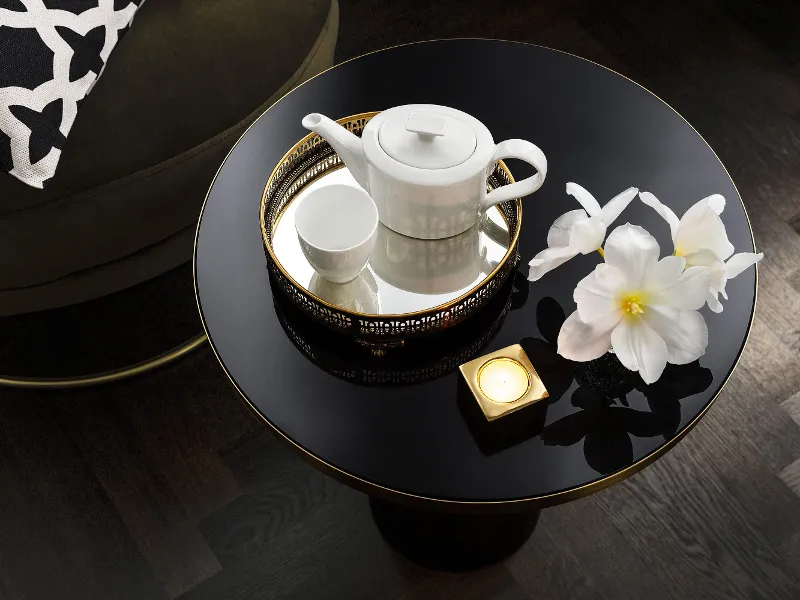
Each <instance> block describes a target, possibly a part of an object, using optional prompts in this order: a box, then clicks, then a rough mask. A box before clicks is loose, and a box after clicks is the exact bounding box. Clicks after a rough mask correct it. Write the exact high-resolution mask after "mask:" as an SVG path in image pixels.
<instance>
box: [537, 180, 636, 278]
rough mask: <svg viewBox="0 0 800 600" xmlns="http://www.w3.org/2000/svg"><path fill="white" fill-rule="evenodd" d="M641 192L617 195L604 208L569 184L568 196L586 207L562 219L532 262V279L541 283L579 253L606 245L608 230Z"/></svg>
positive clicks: (627, 192)
mask: <svg viewBox="0 0 800 600" xmlns="http://www.w3.org/2000/svg"><path fill="white" fill-rule="evenodd" d="M638 192H639V190H638V189H636V188H629V189H627V190H625V191H624V192H622V193H621V194H618V195H617V196H614V197H613V198H612V199H611V200H609V201H608V203H607V204H606V205H605V206H604V207H603V208H600V204H599V203H598V202H597V200H596V199H595V197H594V196H592V195H591V194H590V193H589V192H588V191H586V190H585V189H584V188H583V187H581V186H579V185H578V184H577V183H571V182H570V183H567V194H569V195H570V196H572V197H574V198H575V199H576V200H577V201H578V202H580V204H581V206H583V208H582V209H581V208H579V209H577V210H571V211H569V212H568V213H565V214H563V215H561V216H560V217H558V218H557V219H556V220H555V222H554V223H553V225H552V226H551V227H550V231H549V232H548V233H547V248H546V249H544V250H542V251H541V252H539V254H537V255H536V256H534V257H533V259H532V260H531V261H530V263H528V264H529V265H530V267H531V270H530V274H529V275H528V279H529V280H530V281H538V280H539V279H541V278H542V276H543V275H544V274H545V273H548V272H550V271H552V270H553V269H555V268H556V267H558V266H559V265H562V264H564V263H565V262H567V261H568V260H569V259H570V258H572V257H574V256H577V255H578V254H589V253H590V252H594V251H595V250H597V249H598V248H600V247H601V246H602V245H603V240H605V238H606V228H607V227H608V226H609V225H611V224H612V223H613V222H614V221H615V220H616V218H617V217H618V216H619V214H620V213H621V212H622V211H623V210H625V207H626V206H628V204H630V203H631V200H633V199H634V198H635V197H636V194H637V193H638Z"/></svg>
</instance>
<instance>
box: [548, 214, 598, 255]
mask: <svg viewBox="0 0 800 600" xmlns="http://www.w3.org/2000/svg"><path fill="white" fill-rule="evenodd" d="M588 218H589V215H587V214H586V211H585V210H583V209H582V208H578V209H575V210H571V211H569V212H568V213H564V214H563V215H561V216H560V217H558V218H557V219H556V220H555V221H553V224H552V225H551V226H550V231H548V232H547V245H548V246H550V247H553V246H569V234H570V233H571V232H572V226H573V225H575V223H577V222H578V221H583V220H584V219H588Z"/></svg>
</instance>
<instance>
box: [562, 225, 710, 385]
mask: <svg viewBox="0 0 800 600" xmlns="http://www.w3.org/2000/svg"><path fill="white" fill-rule="evenodd" d="M659 252H660V248H659V247H658V242H657V241H656V239H655V238H654V237H653V236H652V235H650V234H649V233H648V232H647V231H645V230H644V229H642V228H641V227H637V226H634V225H631V224H626V225H622V226H620V227H617V228H616V229H615V230H614V231H613V232H611V235H609V236H608V240H607V241H606V244H605V262H604V263H600V264H599V265H597V267H596V268H595V270H594V271H593V272H592V273H590V274H589V275H588V276H587V277H585V278H584V279H583V280H581V282H580V283H579V284H578V287H576V288H575V293H574V299H575V302H576V304H577V305H578V310H576V311H575V312H574V313H572V314H571V315H570V316H569V318H567V320H566V321H565V322H564V324H563V325H562V327H561V331H560V332H559V335H558V353H559V354H561V355H562V356H564V357H565V358H568V359H570V360H574V361H580V362H584V361H589V360H594V359H595V358H599V357H600V356H602V355H603V354H605V353H606V352H608V351H609V350H610V349H611V348H613V350H614V352H615V353H616V355H617V357H618V358H619V360H620V362H621V363H622V364H623V365H625V367H627V368H628V369H630V370H632V371H638V372H639V374H640V375H641V377H642V379H643V380H644V381H645V383H648V384H649V383H653V382H654V381H656V380H658V378H659V377H661V373H662V372H663V370H664V367H665V366H666V365H667V362H670V363H673V364H678V365H680V364H686V363H690V362H692V361H694V360H696V359H697V358H699V357H700V356H702V355H703V354H704V353H705V351H706V346H707V345H708V328H707V327H706V322H705V320H704V319H703V316H702V315H701V314H700V313H699V312H697V309H699V308H700V307H702V306H703V304H704V303H705V301H706V294H707V291H708V286H709V277H710V275H709V271H708V269H707V268H706V267H689V268H686V260H685V259H684V258H682V257H679V256H667V257H665V258H662V259H661V260H659V259H658V256H659Z"/></svg>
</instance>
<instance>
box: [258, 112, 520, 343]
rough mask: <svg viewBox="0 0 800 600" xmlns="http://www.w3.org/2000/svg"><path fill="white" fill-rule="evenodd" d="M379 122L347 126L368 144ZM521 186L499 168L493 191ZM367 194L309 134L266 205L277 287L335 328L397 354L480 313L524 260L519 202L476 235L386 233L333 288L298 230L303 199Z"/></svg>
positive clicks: (363, 118)
mask: <svg viewBox="0 0 800 600" xmlns="http://www.w3.org/2000/svg"><path fill="white" fill-rule="evenodd" d="M376 114H377V113H364V114H361V115H356V116H353V117H347V118H344V119H339V121H338V122H339V123H340V124H342V125H344V126H345V127H347V128H348V129H350V131H352V132H353V133H355V134H356V135H360V134H361V131H362V130H363V128H364V125H365V124H366V123H367V122H368V121H369V119H370V118H372V117H373V116H374V115H376ZM513 181H514V179H513V177H512V176H511V173H510V172H509V170H508V168H507V167H506V166H505V164H503V162H502V161H499V162H498V163H497V165H496V166H495V169H494V172H493V173H492V175H491V177H490V178H489V181H488V189H494V188H495V187H499V186H500V185H506V184H509V183H512V182H513ZM334 183H337V184H345V185H352V186H358V184H357V183H356V182H355V179H354V178H353V177H352V175H351V174H350V172H349V171H348V170H347V168H346V167H345V166H344V165H343V164H342V162H341V160H340V159H339V157H338V155H337V154H336V153H335V152H334V151H333V149H332V148H331V147H330V146H329V145H328V143H327V142H325V141H324V140H323V139H322V138H320V137H319V136H318V135H317V134H313V133H312V134H309V135H307V136H306V137H304V138H303V139H302V140H300V142H298V143H297V144H296V145H295V146H294V147H293V148H291V149H290V151H289V152H287V153H286V155H285V156H284V157H283V158H282V159H281V161H280V163H279V164H278V166H277V167H276V168H275V170H274V171H273V172H272V174H271V175H270V178H269V180H268V181H267V186H266V189H265V192H264V195H263V198H262V202H261V227H262V234H263V238H264V244H265V249H266V256H267V262H268V265H269V268H270V272H271V274H272V276H273V280H274V281H275V283H276V284H277V287H278V288H279V289H280V290H281V291H282V292H283V293H285V294H286V295H287V296H288V297H289V298H290V299H291V300H292V301H293V302H294V304H295V305H297V307H298V308H299V309H300V310H301V311H303V312H304V313H306V314H307V315H308V316H310V317H313V318H315V319H317V320H319V321H321V322H323V323H325V324H326V325H328V326H329V327H332V328H333V329H336V330H339V331H342V332H345V333H347V334H349V335H352V336H355V337H357V338H359V339H361V340H364V341H368V342H369V341H371V342H383V343H387V344H388V345H393V344H394V345H396V344H398V343H402V340H403V339H405V338H407V337H409V336H413V335H419V334H426V333H433V332H436V331H440V330H443V329H446V328H448V327H451V326H453V325H455V324H456V323H459V322H461V321H463V320H464V319H466V318H467V317H469V316H470V315H472V314H474V313H475V312H477V311H478V310H479V309H480V308H481V307H482V306H484V305H485V304H486V303H487V302H488V301H489V300H490V299H491V297H492V296H493V295H494V294H495V293H496V292H497V290H498V289H499V288H500V287H501V286H502V284H503V283H504V281H505V280H506V279H507V277H508V275H509V273H510V272H511V271H512V270H513V269H514V267H515V266H516V264H517V262H518V261H519V254H518V251H517V239H518V236H519V228H520V224H521V217H522V205H521V202H520V200H519V199H516V200H512V201H508V202H504V203H502V204H500V205H498V206H496V207H493V208H492V209H490V210H489V211H487V212H486V213H485V214H484V215H482V216H481V218H480V219H479V222H478V223H477V224H476V225H475V226H474V227H472V228H471V229H469V230H468V231H466V232H464V233H462V234H460V235H457V236H453V237H451V238H446V239H442V240H419V239H414V238H409V237H406V236H403V235H400V234H398V233H395V232H394V231H392V230H390V229H388V228H387V227H385V226H383V225H379V230H378V239H377V243H376V247H375V250H374V252H373V254H372V256H371V258H370V262H369V264H368V265H367V267H366V269H364V271H363V272H362V274H361V275H359V276H358V277H357V278H356V279H355V280H353V281H351V282H349V283H346V284H334V283H331V282H329V281H327V280H326V279H324V278H322V277H320V276H319V275H318V274H317V273H316V272H315V271H314V269H313V268H312V267H311V265H310V264H309V263H308V261H307V260H306V258H305V256H304V255H303V253H302V251H301V249H300V243H299V241H298V239H297V233H296V231H295V226H294V215H295V209H296V207H297V203H296V202H295V201H296V200H298V199H300V198H302V197H303V196H304V195H306V194H308V193H309V192H310V191H311V190H313V189H315V188H317V187H319V186H325V185H330V184H334Z"/></svg>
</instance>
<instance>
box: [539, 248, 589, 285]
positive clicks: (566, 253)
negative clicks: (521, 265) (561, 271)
mask: <svg viewBox="0 0 800 600" xmlns="http://www.w3.org/2000/svg"><path fill="white" fill-rule="evenodd" d="M577 254H578V251H577V250H574V249H573V248H570V247H569V246H557V247H555V248H545V249H544V250H542V251H541V252H539V254H537V255H536V256H534V257H533V258H532V259H531V262H529V263H528V265H529V266H530V268H531V270H530V273H529V274H528V280H529V281H538V280H539V279H541V278H542V277H543V276H544V275H545V274H546V273H549V272H550V271H552V270H553V269H555V268H556V267H558V266H559V265H563V264H564V263H565V262H567V261H568V260H569V259H570V258H572V257H573V256H575V255H577Z"/></svg>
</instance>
